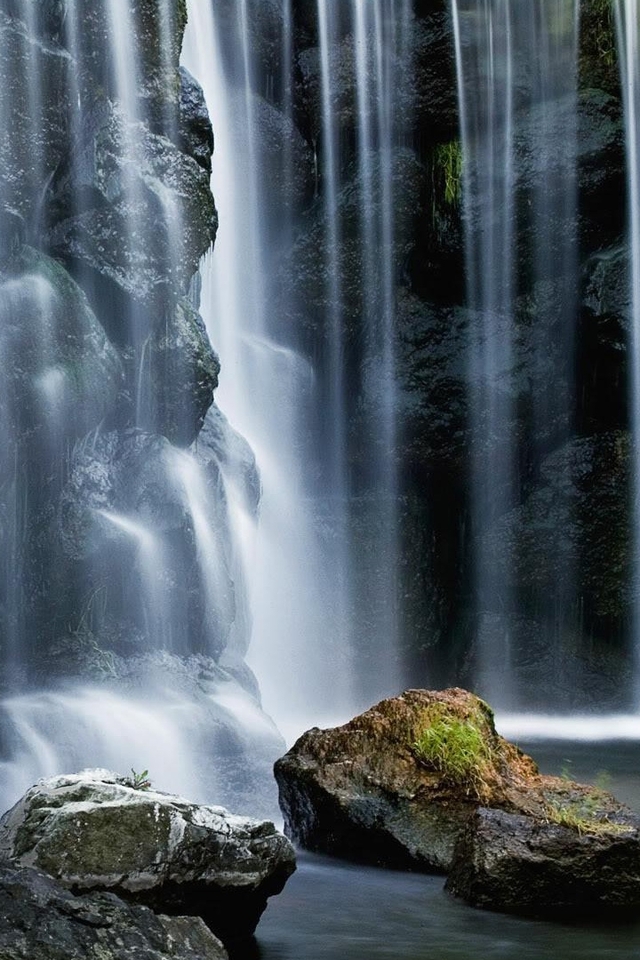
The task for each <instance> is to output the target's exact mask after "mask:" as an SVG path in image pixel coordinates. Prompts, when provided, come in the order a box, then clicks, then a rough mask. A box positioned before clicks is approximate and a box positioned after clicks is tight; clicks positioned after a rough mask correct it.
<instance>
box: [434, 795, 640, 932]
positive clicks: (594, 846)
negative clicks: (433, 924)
mask: <svg viewBox="0 0 640 960" xmlns="http://www.w3.org/2000/svg"><path fill="white" fill-rule="evenodd" d="M575 802H576V803H577V807H576V809H580V801H575ZM565 809H566V808H565ZM582 809H583V817H584V818H585V819H587V820H588V817H589V816H590V814H589V811H588V804H587V806H585V803H584V801H582ZM639 853H640V818H638V817H633V816H630V815H628V814H627V815H625V814H624V813H622V812H619V813H618V814H617V815H616V816H615V819H608V818H606V819H603V820H600V821H591V823H590V824H589V823H588V822H587V823H586V824H585V823H584V822H583V824H582V825H580V822H579V821H578V820H576V822H575V823H574V825H573V826H571V827H570V826H566V825H563V823H562V822H560V823H554V822H549V821H547V822H545V821H544V820H541V819H540V818H533V817H527V816H522V815H518V814H513V813H506V812H505V811H504V810H485V809H480V810H478V811H477V812H476V814H475V815H474V817H473V819H472V820H471V821H470V823H469V825H468V826H467V829H466V830H465V832H464V834H463V836H462V837H461V839H460V842H459V844H458V846H457V847H456V851H455V857H454V862H453V864H452V867H451V872H450V873H449V876H448V878H447V882H446V885H445V886H446V889H447V890H449V891H450V892H451V893H453V894H455V895H456V896H459V897H462V898H463V899H464V900H466V901H467V903H470V904H472V905H473V906H474V907H485V908H487V909H491V910H500V911H504V912H510V913H518V914H525V915H532V916H545V917H553V918H557V919H568V918H570V917H572V916H584V917H594V916H606V917H607V918H609V919H611V918H613V917H616V916H619V915H620V914H634V915H636V916H637V914H638V911H639V910H640V867H639V862H640V861H639Z"/></svg>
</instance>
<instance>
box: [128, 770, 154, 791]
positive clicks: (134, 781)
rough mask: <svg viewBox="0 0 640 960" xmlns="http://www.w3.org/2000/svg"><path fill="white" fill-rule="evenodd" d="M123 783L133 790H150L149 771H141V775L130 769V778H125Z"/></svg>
mask: <svg viewBox="0 0 640 960" xmlns="http://www.w3.org/2000/svg"><path fill="white" fill-rule="evenodd" d="M124 783H125V785H126V786H127V787H132V788H133V789H134V790H150V789H151V780H149V771H148V770H143V771H142V773H137V772H136V771H135V770H134V769H133V767H131V776H130V777H125V778H124Z"/></svg>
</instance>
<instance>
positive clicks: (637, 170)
mask: <svg viewBox="0 0 640 960" xmlns="http://www.w3.org/2000/svg"><path fill="white" fill-rule="evenodd" d="M615 12H616V20H617V27H618V47H619V52H620V67H621V78H622V89H623V102H624V110H625V118H626V134H627V135H626V148H627V190H628V210H629V215H628V219H629V223H628V234H629V236H628V242H629V247H630V258H629V262H630V268H629V286H630V294H631V317H630V324H629V339H628V343H629V351H630V354H631V362H630V421H631V430H632V450H633V451H634V452H633V456H632V490H633V495H632V496H633V538H632V544H633V583H634V596H635V598H636V599H635V604H634V610H633V620H632V624H633V625H632V631H633V636H634V644H633V658H634V676H635V688H634V701H635V706H636V708H637V709H638V710H639V711H640V601H639V600H638V597H639V596H640V593H639V590H638V580H639V575H640V574H639V572H640V442H639V440H638V430H639V429H640V76H639V74H638V56H639V52H640V8H639V7H638V3H637V0H617V2H616V4H615Z"/></svg>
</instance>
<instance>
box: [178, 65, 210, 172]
mask: <svg viewBox="0 0 640 960" xmlns="http://www.w3.org/2000/svg"><path fill="white" fill-rule="evenodd" d="M179 135H180V142H179V146H180V147H181V149H182V150H183V151H184V153H186V154H188V155H189V156H190V157H193V159H194V160H197V162H198V163H199V164H200V166H201V167H203V168H204V169H205V170H206V171H207V173H211V155H212V153H213V130H212V128H211V120H210V119H209V111H208V110H207V105H206V103H205V99H204V93H203V92H202V87H201V86H200V84H199V83H198V81H197V80H196V79H195V78H194V77H192V76H191V74H190V73H189V71H188V70H186V69H185V67H180V119H179Z"/></svg>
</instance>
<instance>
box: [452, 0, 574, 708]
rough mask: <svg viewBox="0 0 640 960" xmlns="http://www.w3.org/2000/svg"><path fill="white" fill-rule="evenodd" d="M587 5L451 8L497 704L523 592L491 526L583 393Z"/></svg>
mask: <svg viewBox="0 0 640 960" xmlns="http://www.w3.org/2000/svg"><path fill="white" fill-rule="evenodd" d="M578 9H579V8H578V4H577V3H576V0H536V2H532V3H527V4H520V3H518V2H511V0H482V2H480V3H477V2H475V0H473V2H470V0H454V2H453V7H452V13H453V23H454V34H455V51H456V66H457V77H458V99H459V110H460V132H461V142H462V163H463V202H464V221H465V257H466V260H465V262H466V276H467V309H468V320H467V323H468V331H469V333H468V337H469V343H470V354H469V355H470V360H469V368H468V383H469V396H470V421H471V432H472V451H471V466H470V470H471V513H472V524H473V531H474V533H473V542H474V563H473V570H474V574H473V576H474V595H475V598H476V601H475V602H476V607H477V610H476V621H475V622H476V630H477V635H478V676H477V682H478V686H479V688H480V689H481V690H482V691H483V692H484V695H486V696H487V697H488V698H490V699H491V700H492V701H493V702H496V703H498V704H501V705H502V706H509V705H511V706H513V705H514V704H515V703H516V702H517V700H518V691H517V690H516V689H514V686H513V683H514V681H513V671H512V659H513V658H514V657H515V653H514V650H513V642H512V636H511V632H512V630H513V624H514V621H515V617H516V616H517V612H518V609H519V596H518V590H517V585H516V583H515V582H514V580H513V577H512V573H511V565H512V562H513V560H515V557H514V556H512V557H511V558H507V560H506V561H505V560H504V559H503V562H501V563H497V562H496V555H495V554H496V546H495V542H494V539H493V535H492V529H493V528H495V527H496V526H497V525H499V524H500V522H501V518H502V517H504V516H507V515H508V514H509V511H510V510H513V509H514V508H515V507H516V506H517V504H518V503H519V502H520V500H521V499H522V497H523V496H524V495H525V493H526V489H527V482H528V479H529V474H530V472H531V470H532V469H537V468H536V466H535V464H536V462H538V463H539V461H540V459H541V458H542V457H544V455H545V453H546V452H548V450H551V449H552V448H553V446H554V444H557V443H558V442H559V441H561V440H562V439H563V436H567V435H568V431H569V428H570V423H569V422H567V416H568V411H569V410H570V409H571V407H572V405H573V403H574V399H573V396H572V383H573V354H574V346H573V343H574V331H575V316H576V308H577V296H576V290H577V286H578V282H577V276H578V272H577V233H576V196H577V187H576V182H577V181H576V157H577V120H576V117H577V110H576V96H577V95H576V89H577V39H578ZM527 263H529V264H532V268H531V267H530V268H528V269H527V266H526V265H527ZM527 274H529V275H527ZM526 297H528V298H529V300H530V303H531V304H532V305H533V307H532V308H531V307H527V305H526ZM531 309H533V314H534V316H537V315H541V316H546V317H547V318H549V319H548V320H547V321H546V322H547V323H549V324H550V327H549V330H548V333H547V335H546V336H543V335H542V334H539V335H538V336H535V334H531V335H530V334H528V332H527V327H528V326H529V325H530V324H531V323H532V322H533V323H535V322H536V320H533V321H532V320H531V319H528V320H527V310H531ZM556 317H557V319H555V318H556ZM528 336H532V337H533V340H534V346H533V363H532V371H533V373H532V382H531V385H530V399H529V401H528V402H529V406H530V413H529V428H528V429H529V433H528V434H527V435H526V436H525V437H522V436H518V433H517V415H518V411H517V410H516V406H515V404H516V397H517V396H518V392H519V388H518V386H517V384H516V382H515V380H516V377H517V376H518V373H517V370H518V365H519V363H520V362H521V361H520V357H521V356H522V354H523V351H524V349H526V345H525V346H523V343H524V342H525V341H526V338H527V337H528ZM552 352H553V353H554V354H556V353H557V355H558V356H559V357H561V358H562V359H561V362H560V371H561V372H560V375H559V377H558V382H557V383H555V382H554V384H553V385H550V386H548V385H547V384H546V383H545V366H546V364H547V362H548V356H549V355H550V353H552ZM521 402H522V401H520V403H521ZM566 521H567V524H570V523H571V522H572V518H571V517H570V516H568V517H567V518H566ZM562 535H563V534H562V533H561V532H558V533H557V534H556V536H557V537H558V538H559V537H561V536H562ZM558 543H559V540H558ZM556 549H560V548H559V546H556ZM573 579H574V578H573V576H572V574H571V572H570V571H567V572H566V577H565V586H564V587H563V586H561V585H560V584H558V587H557V590H556V593H555V595H554V596H551V597H548V599H547V602H546V608H545V609H544V610H542V611H540V615H541V616H542V618H543V619H545V620H546V621H547V623H548V625H549V626H548V629H549V632H550V638H552V637H554V630H556V629H557V627H556V626H555V625H556V624H558V623H559V622H561V621H562V617H563V616H566V610H567V609H571V608H572V607H573V608H575V606H576V598H575V584H574V583H573ZM567 584H568V586H567ZM560 633H561V629H560ZM560 633H558V634H556V635H555V640H556V641H557V640H558V638H559V636H560Z"/></svg>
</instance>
